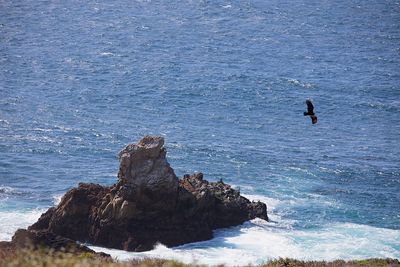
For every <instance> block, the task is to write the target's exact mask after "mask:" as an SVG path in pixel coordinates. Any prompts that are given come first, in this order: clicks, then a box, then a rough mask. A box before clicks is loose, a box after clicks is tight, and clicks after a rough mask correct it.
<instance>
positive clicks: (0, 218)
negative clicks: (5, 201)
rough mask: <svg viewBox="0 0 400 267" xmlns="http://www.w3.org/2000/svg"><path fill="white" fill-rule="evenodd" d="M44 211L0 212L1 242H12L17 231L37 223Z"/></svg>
mask: <svg viewBox="0 0 400 267" xmlns="http://www.w3.org/2000/svg"><path fill="white" fill-rule="evenodd" d="M43 212H45V210H44V209H34V210H22V211H0V241H10V240H11V238H12V236H13V235H14V233H15V231H16V230H17V229H20V228H27V227H28V226H29V225H31V224H33V223H34V222H36V221H37V220H38V219H39V217H40V215H41V214H42V213H43Z"/></svg>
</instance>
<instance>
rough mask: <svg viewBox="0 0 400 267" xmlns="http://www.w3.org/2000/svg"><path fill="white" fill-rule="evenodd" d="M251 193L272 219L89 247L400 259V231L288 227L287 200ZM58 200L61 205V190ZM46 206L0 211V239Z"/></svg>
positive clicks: (187, 256) (188, 259)
mask: <svg viewBox="0 0 400 267" xmlns="http://www.w3.org/2000/svg"><path fill="white" fill-rule="evenodd" d="M246 197H248V198H250V199H252V200H260V201H263V202H265V203H267V205H268V209H269V216H270V218H271V219H272V220H271V221H272V222H266V221H264V220H261V219H255V220H252V221H251V222H246V223H244V224H243V225H240V226H237V227H231V228H228V229H222V230H216V231H215V232H214V238H213V239H211V240H208V241H203V242H197V243H191V244H186V245H183V246H179V247H175V248H167V247H165V246H164V245H161V244H159V245H157V246H156V247H155V248H154V249H153V250H151V251H147V252H141V253H138V252H126V251H121V250H115V249H106V248H102V247H96V246H90V247H91V248H92V249H94V250H96V251H102V252H106V253H109V254H111V255H112V256H113V257H114V258H116V259H118V260H122V261H123V260H129V259H132V258H143V257H154V258H164V259H176V260H179V261H182V262H185V263H199V264H206V265H218V264H226V265H228V266H238V265H246V264H260V263H262V262H265V261H268V260H270V259H274V258H279V257H290V258H296V259H305V260H334V259H364V258H371V257H390V258H400V230H391V229H384V228H376V227H372V226H367V225H360V224H353V223H333V224H330V225H326V226H325V227H322V228H318V229H312V230H296V229H293V228H291V227H288V226H290V225H292V222H290V221H288V220H286V219H282V218H281V217H280V216H279V214H275V208H276V207H279V206H281V205H285V201H280V200H276V199H272V198H268V197H264V196H259V195H246ZM55 199H57V200H55V204H56V203H58V201H59V195H57V196H55ZM44 211H45V210H44V209H35V210H27V211H0V240H6V241H9V240H11V237H12V235H13V234H14V232H15V231H16V230H17V229H18V228H26V227H28V226H29V225H31V224H32V223H34V222H35V221H37V219H38V218H39V217H40V215H41V214H42V213H43V212H44Z"/></svg>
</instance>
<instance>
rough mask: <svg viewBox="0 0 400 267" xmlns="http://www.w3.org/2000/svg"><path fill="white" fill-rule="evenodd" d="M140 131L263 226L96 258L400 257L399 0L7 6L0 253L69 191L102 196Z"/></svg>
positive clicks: (1, 78) (2, 48) (2, 10)
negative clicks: (228, 190)
mask: <svg viewBox="0 0 400 267" xmlns="http://www.w3.org/2000/svg"><path fill="white" fill-rule="evenodd" d="M306 99H312V101H313V103H314V106H315V112H316V114H317V116H318V123H317V124H315V125H312V124H311V122H310V119H309V118H308V117H304V116H303V112H304V111H305V109H306V105H305V100H306ZM146 134H154V135H162V136H164V137H165V139H166V148H167V151H168V154H167V157H168V160H169V162H170V164H171V166H172V167H173V168H174V170H175V172H176V174H177V175H178V176H180V177H181V176H183V174H185V173H193V172H199V171H201V172H203V173H204V174H205V178H206V179H208V180H210V181H216V180H219V179H223V180H224V181H225V182H226V183H230V184H232V185H234V186H235V187H236V188H239V189H240V191H241V192H242V193H243V194H244V195H246V196H248V197H249V198H250V199H254V200H257V199H259V200H262V201H265V202H266V203H267V205H268V209H269V214H270V217H271V219H272V220H271V222H268V223H267V222H264V221H262V220H257V219H256V220H253V221H251V222H247V223H245V224H244V225H241V226H238V227H233V228H229V229H220V230H217V231H215V238H214V239H212V240H209V241H205V242H199V243H193V244H187V245H184V246H180V247H176V248H166V247H165V246H163V245H162V244H160V245H158V246H157V247H156V248H155V249H154V250H153V251H149V252H145V253H132V252H123V251H117V250H109V249H105V248H99V247H94V248H95V249H96V250H99V251H106V252H107V253H111V254H112V255H113V256H115V257H116V258H118V259H121V260H123V259H129V258H133V257H145V256H158V257H164V258H175V259H179V260H182V261H185V262H193V261H194V262H197V263H204V264H219V263H225V264H228V265H244V264H247V263H252V264H258V263H261V262H263V261H266V260H269V259H272V258H278V257H292V258H293V257H294V258H298V259H324V260H332V259H338V258H341V259H363V258H370V257H392V258H400V204H399V203H400V3H399V2H398V1H385V0H382V1H372V0H364V1H356V0H346V1H344V0H338V1H276V0H272V1H258V0H254V1H218V0H217V1H205V0H193V1H190V0H188V1H174V0H172V1H153V0H142V1H131V0H129V1H127V0H116V1H98V0H96V1H94V0H88V1H83V2H82V1H76V0H71V1H58V0H51V1H50V0H49V1H41V0H39V1H38V0H35V1H33V0H26V1H10V0H3V1H0V240H10V239H11V237H12V234H13V233H14V231H15V230H16V229H17V228H21V227H22V228H23V227H27V226H29V225H30V224H32V223H33V222H35V221H36V220H37V218H38V217H39V216H40V214H41V213H42V212H44V211H45V210H46V209H47V208H48V207H50V206H53V205H55V204H56V203H58V201H59V199H60V196H62V194H63V193H65V192H66V191H67V190H68V189H70V188H72V187H74V186H77V184H78V183H79V182H93V183H100V184H104V185H110V184H113V183H114V182H115V181H116V173H117V169H118V160H117V153H118V151H119V150H121V149H122V148H123V147H124V146H125V145H126V144H128V143H131V142H136V141H137V140H138V139H140V138H141V137H142V136H144V135H146Z"/></svg>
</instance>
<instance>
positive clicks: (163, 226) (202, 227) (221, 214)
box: [14, 136, 268, 251]
mask: <svg viewBox="0 0 400 267" xmlns="http://www.w3.org/2000/svg"><path fill="white" fill-rule="evenodd" d="M163 145H164V139H163V138H162V137H152V136H146V137H144V138H143V139H142V140H140V141H139V142H138V143H137V144H130V145H128V146H126V147H125V148H124V149H123V150H122V151H121V152H120V153H119V160H120V168H119V172H118V182H117V183H116V184H115V185H113V186H111V187H103V186H100V185H95V184H79V186H78V188H73V189H71V190H70V191H68V192H67V193H66V194H65V195H64V197H63V198H62V200H61V202H60V204H59V205H58V206H57V207H54V208H50V209H49V210H48V211H47V212H46V213H44V214H43V215H42V216H41V217H40V219H39V220H38V221H37V222H36V223H35V224H33V225H32V226H30V227H29V228H28V231H27V232H33V233H36V235H43V234H44V233H48V235H50V236H52V237H51V238H53V237H54V236H60V237H63V238H68V239H72V240H78V241H81V242H88V243H91V244H95V245H99V246H104V247H112V248H118V249H124V250H129V251H145V250H150V249H152V248H153V246H154V245H155V244H156V243H157V242H161V243H163V244H165V245H167V246H176V245H180V244H184V243H189V242H195V241H201V240H207V239H210V238H212V230H213V229H216V228H221V227H229V226H234V225H239V224H241V223H243V222H244V221H246V220H250V219H253V218H255V217H259V218H262V219H265V220H268V217H267V208H266V205H265V204H264V203H261V202H250V201H249V200H248V199H246V198H244V197H242V196H240V194H239V192H238V191H236V190H234V189H233V188H231V186H229V185H227V184H225V183H223V182H222V181H221V182H207V181H206V180H204V179H203V174H201V173H197V174H194V175H185V176H184V177H183V179H181V180H180V179H178V178H177V177H176V175H175V173H174V171H173V169H172V168H171V167H170V166H169V164H168V162H167V160H166V150H165V148H164V147H163ZM25 234H26V233H25ZM18 235H19V233H18V232H17V233H16V235H15V236H14V239H18ZM32 239H33V240H35V239H34V238H32ZM42 243H44V242H42ZM56 243H57V242H56ZM50 246H52V244H51V243H50Z"/></svg>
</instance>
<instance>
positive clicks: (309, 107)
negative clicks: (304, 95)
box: [304, 99, 314, 116]
mask: <svg viewBox="0 0 400 267" xmlns="http://www.w3.org/2000/svg"><path fill="white" fill-rule="evenodd" d="M306 104H307V112H304V116H307V115H314V106H313V104H312V103H311V101H310V100H308V99H307V100H306Z"/></svg>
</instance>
